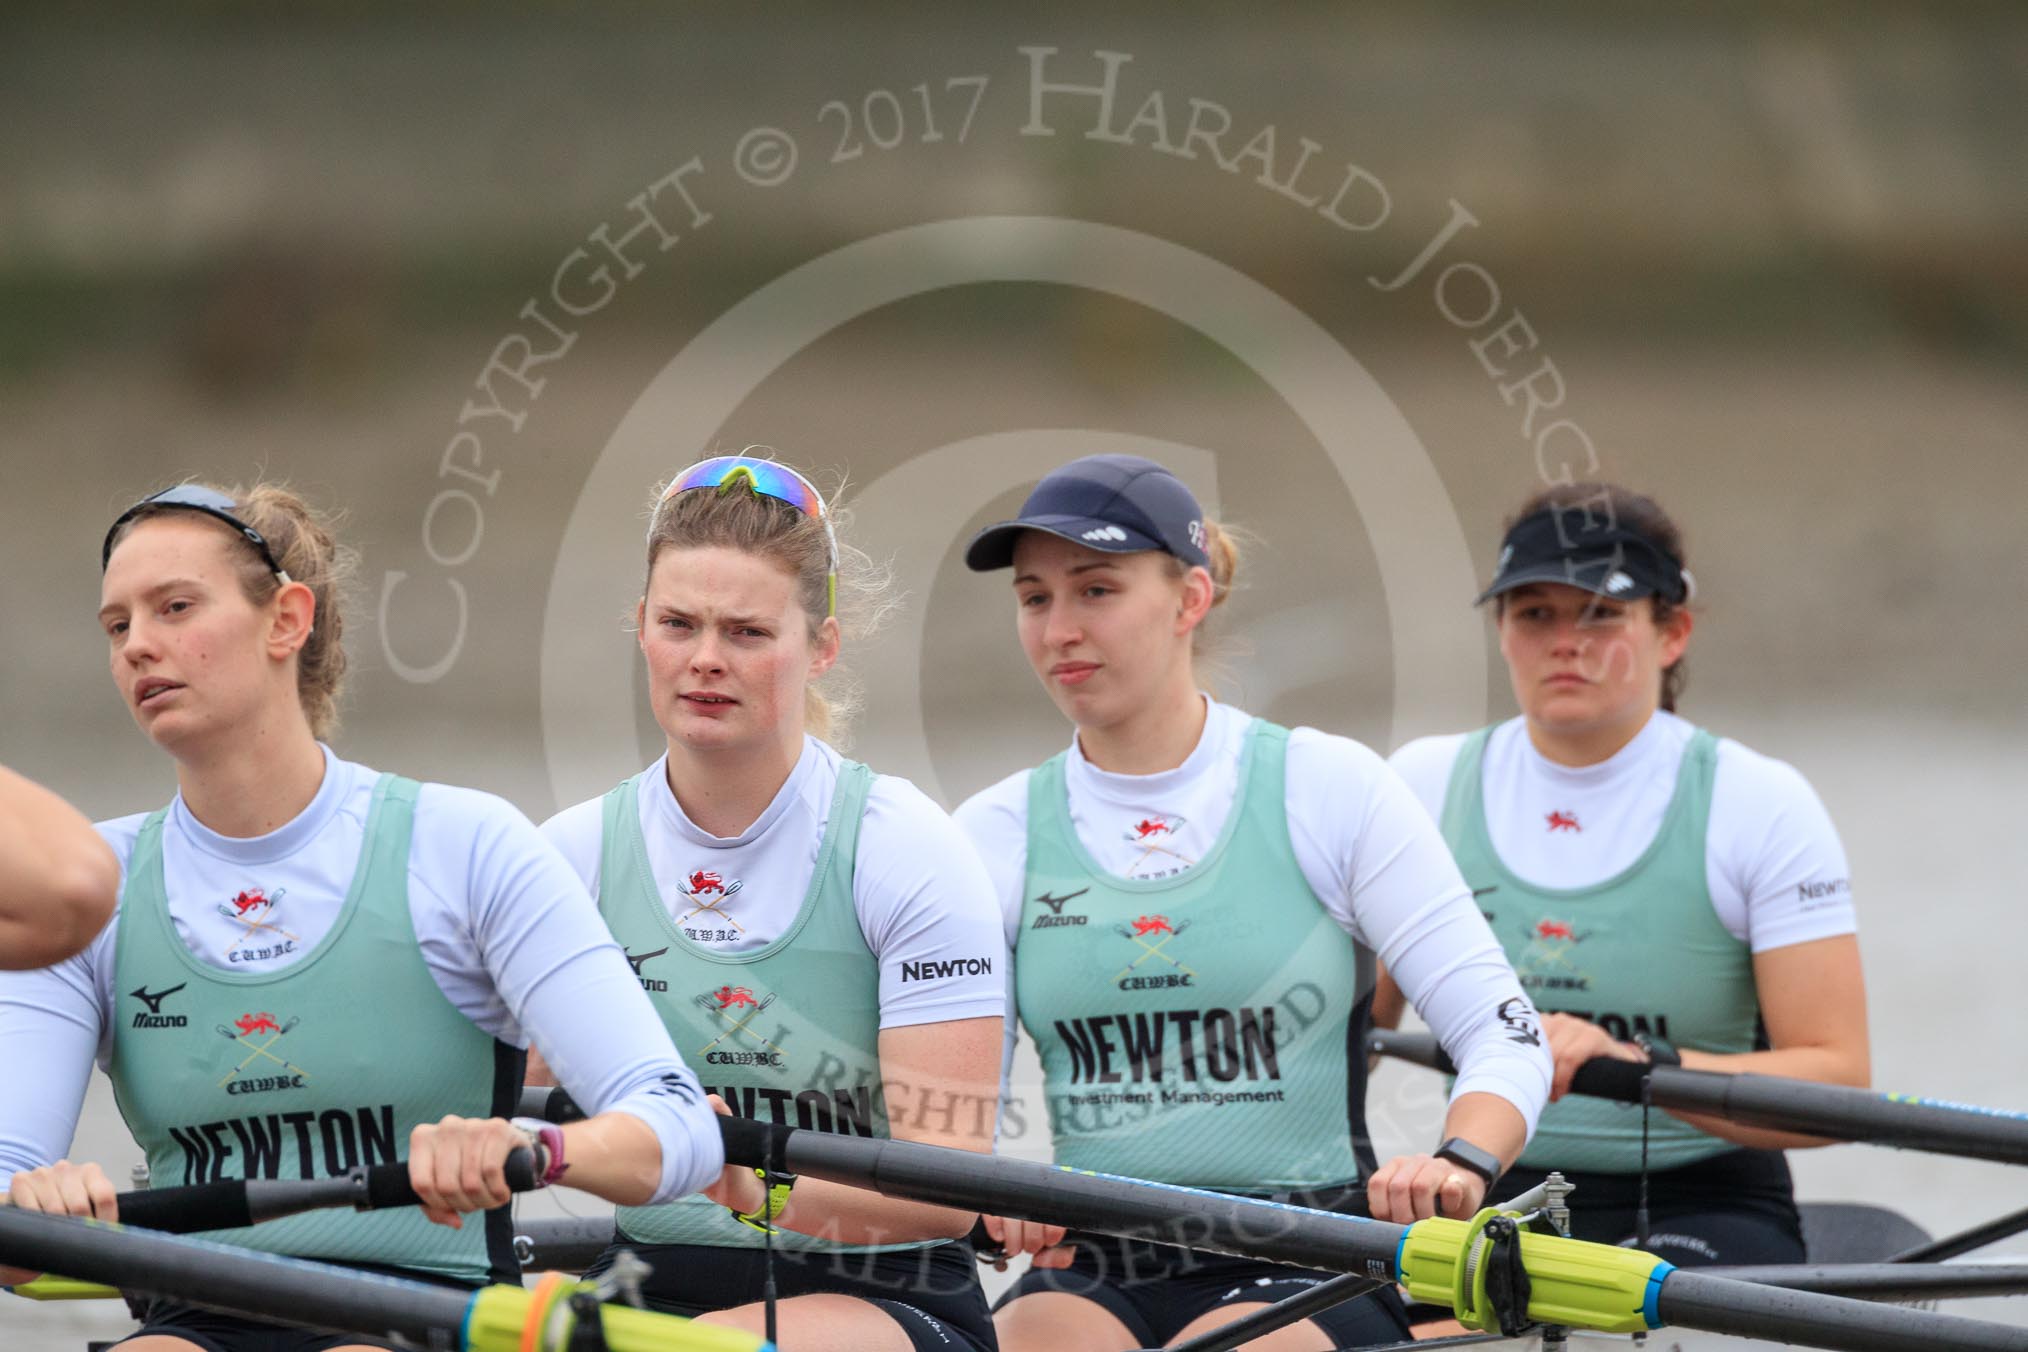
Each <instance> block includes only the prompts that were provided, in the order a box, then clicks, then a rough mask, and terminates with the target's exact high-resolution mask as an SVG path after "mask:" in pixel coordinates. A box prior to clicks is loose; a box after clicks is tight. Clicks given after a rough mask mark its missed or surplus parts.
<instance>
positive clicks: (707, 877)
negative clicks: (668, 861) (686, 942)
mask: <svg viewBox="0 0 2028 1352" xmlns="http://www.w3.org/2000/svg"><path fill="white" fill-rule="evenodd" d="M689 881H690V885H689V886H688V887H685V888H683V889H682V892H683V895H684V896H685V897H687V898H689V899H690V900H691V901H694V902H696V903H697V905H696V907H695V908H693V909H692V910H691V911H690V913H689V914H688V915H685V916H684V917H683V920H678V921H677V922H676V923H677V924H679V925H680V924H682V923H683V921H684V920H688V919H689V918H690V916H693V915H702V914H703V913H704V912H706V911H709V912H710V913H711V914H713V915H715V916H717V917H718V918H719V919H720V920H723V921H724V922H725V923H726V924H728V925H730V926H732V927H733V928H734V929H736V930H738V931H740V932H741V933H742V934H743V933H745V932H746V926H744V925H742V924H740V923H739V922H738V921H737V920H734V919H733V918H732V916H731V915H730V914H728V913H727V912H725V911H722V910H720V909H719V908H720V907H721V906H723V905H725V903H726V902H727V901H729V900H731V898H732V894H733V893H735V892H737V891H739V889H740V888H741V887H742V886H743V884H742V883H741V881H740V880H739V879H738V878H734V879H733V880H732V881H731V882H729V883H728V882H726V881H725V879H724V878H722V877H720V876H719V875H718V874H716V873H710V872H707V871H705V870H704V869H698V870H697V871H696V872H694V873H692V874H691V875H690V880H689ZM714 893H716V894H717V897H718V899H717V900H716V901H708V900H706V898H707V897H709V896H711V895H712V894H714ZM770 998H772V997H770Z"/></svg>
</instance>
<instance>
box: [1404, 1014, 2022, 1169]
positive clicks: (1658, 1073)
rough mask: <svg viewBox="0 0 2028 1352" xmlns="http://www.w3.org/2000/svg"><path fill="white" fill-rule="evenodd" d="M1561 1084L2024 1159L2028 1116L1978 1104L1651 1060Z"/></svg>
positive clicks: (1410, 1051) (1599, 1065) (1424, 1058)
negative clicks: (1700, 1068)
mask: <svg viewBox="0 0 2028 1352" xmlns="http://www.w3.org/2000/svg"><path fill="white" fill-rule="evenodd" d="M1366 1045H1367V1050H1369V1051H1372V1052H1378V1053H1380V1054H1382V1055H1385V1056H1393V1057H1397V1058H1399V1059H1401V1060H1404V1061H1413V1062H1415V1063H1416V1064H1418V1065H1424V1066H1429V1067H1431V1068H1433V1069H1436V1070H1441V1071H1445V1072H1447V1073H1454V1068H1453V1067H1452V1065H1451V1061H1450V1058H1449V1057H1447V1056H1445V1055H1444V1053H1443V1048H1441V1047H1439V1046H1438V1045H1437V1042H1436V1039H1435V1038H1433V1037H1431V1036H1430V1035H1428V1034H1427V1033H1400V1032H1395V1031H1393V1030H1391V1029H1377V1030H1375V1031H1374V1032H1373V1033H1372V1034H1370V1035H1369V1036H1368V1038H1367V1044H1366ZM1644 1082H1645V1084H1644ZM1570 1087H1571V1090H1572V1091H1573V1092H1574V1093H1579V1094H1583V1095H1585V1096H1587V1097H1589V1098H1603V1099H1613V1100H1615V1101H1617V1102H1620V1103H1639V1102H1641V1101H1642V1098H1643V1094H1644V1092H1645V1093H1646V1095H1647V1096H1648V1098H1649V1099H1650V1101H1651V1102H1653V1104H1654V1105H1655V1106H1656V1107H1657V1108H1671V1109H1675V1110H1676V1111H1678V1112H1688V1113H1705V1114H1709V1115H1710V1116H1713V1117H1723V1118H1726V1119H1728V1120H1730V1121H1733V1122H1741V1123H1744V1124H1746V1125H1748V1126H1754V1127H1767V1128H1770V1129H1772V1130H1775V1131H1793V1132H1797V1133H1800V1134H1803V1135H1809V1136H1821V1137H1824V1138H1825V1139H1827V1140H1833V1141H1867V1142H1871V1143H1872V1144H1874V1145H1886V1146H1894V1147H1897V1148H1899V1149H1902V1150H1922V1151H1927V1152H1928V1153H1930V1154H1935V1155H1960V1156H1963V1157H1965V1158H1968V1159H1980V1160H1992V1161H1994V1162H1996V1163H1999V1164H2028V1113H2019V1112H2007V1111H2003V1110H2000V1109H1996V1108H1985V1107H1981V1106H1979V1105H1977V1104H1968V1103H1950V1102H1945V1101H1942V1100H1937V1099H1928V1098H1922V1097H1920V1096H1917V1095H1911V1094H1883V1093H1879V1092H1877V1091H1874V1090H1870V1089H1854V1088H1850V1087H1848V1086H1846V1085H1837V1084H1821V1083H1818V1082H1817V1081H1815V1080H1797V1079H1789V1078H1785V1077H1782V1076H1775V1075H1756V1074H1739V1075H1732V1074H1726V1073H1723V1072H1719V1071H1710V1070H1690V1069H1687V1068H1685V1067H1681V1066H1651V1065H1648V1064H1646V1063H1645V1062H1641V1061H1622V1060H1619V1059H1618V1058H1617V1057H1610V1056H1600V1057H1593V1058H1592V1059H1591V1060H1589V1061H1587V1062H1585V1063H1584V1064H1583V1065H1581V1066H1579V1067H1578V1068H1577V1071H1576V1073H1575V1074H1573V1075H1572V1076H1571V1077H1570Z"/></svg>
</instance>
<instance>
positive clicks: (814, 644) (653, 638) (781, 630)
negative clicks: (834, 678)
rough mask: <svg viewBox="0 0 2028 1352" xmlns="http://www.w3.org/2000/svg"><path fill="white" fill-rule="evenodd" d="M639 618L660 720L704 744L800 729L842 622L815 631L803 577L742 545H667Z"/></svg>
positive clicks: (677, 738) (764, 738)
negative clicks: (800, 600)
mask: <svg viewBox="0 0 2028 1352" xmlns="http://www.w3.org/2000/svg"><path fill="white" fill-rule="evenodd" d="M640 621H641V625H640V631H641V632H640V643H641V655H642V656H643V657H644V658H645V659H646V660H647V663H648V692H649V698H650V700H651V702H652V703H653V705H654V709H655V721H656V722H658V723H660V724H661V725H662V730H663V732H665V733H667V734H668V736H669V737H670V739H671V740H672V741H674V742H681V743H684V744H686V745H688V746H691V747H693V748H695V749H698V750H705V749H726V748H733V747H737V746H741V745H745V744H753V743H766V742H770V741H774V742H779V741H780V740H781V739H782V738H784V737H785V736H790V735H794V736H800V735H801V734H802V729H803V708H804V697H805V692H806V691H807V689H808V687H809V684H810V682H811V681H812V680H814V679H816V678H817V677H818V676H821V675H822V674H823V673H824V672H826V671H828V670H829V669H830V667H831V665H832V663H834V662H835V661H837V658H838V625H837V621H836V620H830V619H827V620H825V621H824V623H823V625H822V626H820V627H819V629H818V632H817V635H816V637H815V638H814V639H813V638H812V636H811V633H810V621H809V619H808V617H807V616H806V615H805V614H804V613H803V611H802V608H801V607H800V606H799V605H797V603H796V580H795V577H794V576H793V575H792V574H791V573H790V572H789V571H788V570H787V569H785V568H783V567H782V566H780V565H779V564H777V563H775V562H774V561H773V560H771V559H768V558H764V557H762V556H761V555H758V554H749V553H747V552H745V551H744V550H738V549H729V548H724V547H720V546H710V547H704V548H694V549H664V550H663V551H662V552H661V553H660V554H659V555H657V556H656V559H655V567H654V570H653V572H652V573H650V575H649V578H648V593H647V597H646V599H645V600H644V601H643V602H642V606H641V614H640Z"/></svg>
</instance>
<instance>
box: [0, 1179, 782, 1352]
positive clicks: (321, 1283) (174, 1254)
mask: <svg viewBox="0 0 2028 1352" xmlns="http://www.w3.org/2000/svg"><path fill="white" fill-rule="evenodd" d="M0 1263H4V1264H7V1265H9V1266H19V1267H48V1268H50V1269H53V1270H55V1271H58V1272H63V1273H66V1274H68V1275H70V1276H72V1277H76V1278H82V1279H85V1280H88V1281H96V1282H105V1283H109V1284H117V1285H119V1286H120V1287H121V1288H122V1289H124V1290H128V1291H135V1292H139V1293H143V1294H147V1295H158V1296H166V1297H169V1298H171V1299H175V1300H179V1301H185V1302H188V1303H190V1304H193V1305H201V1306H204V1307H205V1308H207V1309H214V1310H224V1311H227V1312H229V1313H233V1314H243V1315H247V1316H250V1317H253V1318H256V1319H274V1320H280V1321H282V1322H285V1323H289V1324H296V1325H301V1326H304V1327H309V1328H317V1329H328V1330H330V1331H331V1332H334V1333H352V1334H363V1335H365V1336H366V1337H369V1338H379V1339H384V1340H386V1341H389V1342H392V1343H395V1344H397V1345H398V1346H401V1347H407V1348H415V1349H417V1352H580V1349H584V1348H597V1349H601V1352H760V1349H765V1348H766V1347H767V1344H765V1343H763V1342H762V1341H761V1340H760V1339H758V1338H755V1337H754V1336H753V1335H752V1334H748V1333H741V1332H739V1331H738V1330H736V1329H728V1328H718V1327H714V1326H711V1325H706V1324H696V1323H692V1322H691V1321H689V1320H687V1319H679V1318H677V1317H676V1316H675V1315H665V1314H655V1313H652V1312H650V1311H647V1310H635V1309H629V1308H627V1307H625V1306H620V1305H599V1304H597V1303H596V1302H595V1301H591V1300H589V1299H588V1293H589V1292H590V1290H591V1289H592V1288H591V1287H589V1286H588V1285H582V1284H576V1283H571V1282H569V1281H565V1280H563V1279H561V1278H556V1279H554V1280H552V1279H548V1278H545V1279H544V1281H543V1282H542V1283H541V1284H539V1285H537V1286H536V1287H535V1289H534V1290H532V1291H528V1290H523V1289H522V1288H520V1287H518V1286H488V1287H482V1288H481V1289H479V1290H478V1291H462V1290H459V1289H457V1288H455V1287H448V1286H435V1285H431V1284H429V1283H426V1282H415V1281H406V1280H403V1279H402V1278H398V1277H385V1276H381V1275H379V1274H377V1273H369V1272H357V1271H353V1270H352V1269H349V1268H341V1267H332V1266H330V1265H328V1264H324V1263H309V1262H304V1261H302V1260H301V1259H296V1258H280V1257H276V1256H275V1255H273V1254H266V1253H256V1252H254V1251H252V1250H250V1249H236V1248H232V1247H230V1246H228V1245H224V1244H214V1243H212V1242H210V1241H208V1240H201V1239H187V1238H175V1237H171V1236H169V1235H160V1234H153V1233H150V1232H148V1231H145V1230H129V1229H126V1228H125V1227H124V1226H119V1225H109V1224H106V1223H105V1222H103V1221H95V1220H81V1219H78V1218H76V1217H71V1216H46V1215H42V1214H40V1213H38V1212H32V1211H19V1210H16V1209H14V1208H12V1207H0Z"/></svg>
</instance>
